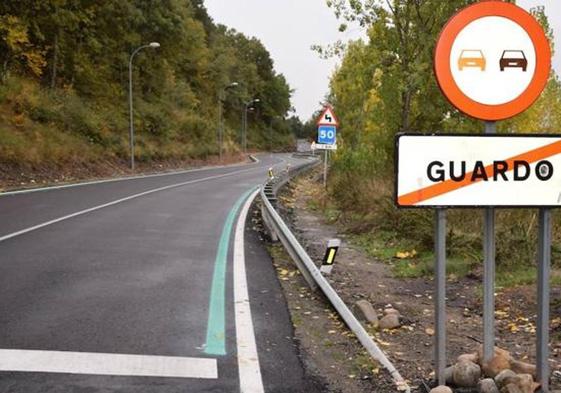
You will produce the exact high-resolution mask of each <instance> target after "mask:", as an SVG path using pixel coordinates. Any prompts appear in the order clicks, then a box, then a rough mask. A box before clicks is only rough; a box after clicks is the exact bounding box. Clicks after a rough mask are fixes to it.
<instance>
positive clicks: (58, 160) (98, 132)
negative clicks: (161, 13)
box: [0, 76, 292, 173]
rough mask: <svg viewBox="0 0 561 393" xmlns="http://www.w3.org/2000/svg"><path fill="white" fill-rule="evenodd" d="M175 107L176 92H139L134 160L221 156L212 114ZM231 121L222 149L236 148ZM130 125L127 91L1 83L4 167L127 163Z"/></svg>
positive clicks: (15, 81)
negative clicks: (88, 92) (106, 93)
mask: <svg viewBox="0 0 561 393" xmlns="http://www.w3.org/2000/svg"><path fill="white" fill-rule="evenodd" d="M178 105H179V104H178V103H177V102H176V101H174V100H173V99H172V98H171V97H167V98H165V99H161V100H156V101H153V102H148V101H145V100H143V99H142V97H141V96H140V95H139V96H138V97H136V111H135V129H136V159H137V162H139V163H142V162H144V163H153V162H156V161H160V162H161V161H169V162H178V161H188V160H206V159H209V158H211V157H213V156H216V155H217V154H218V147H217V143H216V139H215V132H214V130H215V128H216V118H215V115H214V114H213V113H206V112H201V111H200V110H197V109H196V108H194V107H193V108H183V107H179V106H178ZM236 124H237V118H236ZM228 125H229V123H228V122H226V129H225V141H224V145H225V150H226V153H227V154H236V153H237V152H238V151H239V147H238V146H237V144H236V141H237V130H236V129H234V128H230V127H229V126H228ZM128 128H129V120H128V108H127V105H126V100H124V98H123V97H120V96H115V97H113V96H112V97H109V98H108V97H104V98H103V97H99V98H92V97H81V96H79V95H78V94H77V93H76V92H74V91H73V90H72V88H64V89H55V90H51V89H46V88H42V87H41V86H40V85H39V83H38V82H37V81H34V80H30V79H25V78H21V77H17V76H11V77H9V78H8V79H7V80H6V81H5V82H4V83H0V165H4V166H6V167H9V168H14V171H13V172H14V173H18V171H17V169H18V168H22V169H26V170H42V169H45V168H47V169H52V168H66V169H69V170H71V169H72V168H74V167H80V166H81V167H85V166H91V165H95V164H96V163H98V162H100V161H105V162H111V163H112V164H120V163H126V162H127V160H128V154H129V147H128V146H129V145H128V144H129V141H128ZM252 135H253V133H252ZM267 135H268V132H267ZM281 137H282V138H284V139H282V138H281ZM277 139H278V140H276V141H275V143H276V146H278V145H279V143H286V144H287V145H288V146H290V145H291V143H292V140H291V134H287V135H279V136H278V138H277ZM254 147H255V146H254Z"/></svg>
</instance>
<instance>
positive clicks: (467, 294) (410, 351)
mask: <svg viewBox="0 0 561 393" xmlns="http://www.w3.org/2000/svg"><path fill="white" fill-rule="evenodd" d="M318 192H323V191H322V190H321V186H320V185H319V183H318V181H317V176H315V175H314V174H313V173H312V174H308V175H305V176H300V177H299V178H298V179H296V180H294V181H293V182H292V183H291V184H290V185H289V186H288V187H286V189H285V192H284V194H283V195H281V197H280V201H281V211H282V213H283V215H284V216H285V218H287V220H288V221H289V222H290V224H291V225H292V227H293V229H294V232H295V233H296V235H297V237H298V238H299V240H300V241H301V243H302V244H303V246H304V247H305V248H306V249H307V251H308V253H309V254H310V256H311V257H312V259H314V260H315V261H321V259H322V258H323V254H324V252H325V246H326V244H327V240H328V239H331V238H339V239H341V241H342V245H341V247H340V249H339V253H338V255H337V261H336V265H335V267H334V270H333V273H332V274H331V275H330V277H329V280H330V281H331V284H332V285H333V287H334V288H335V289H336V290H337V292H338V293H339V295H340V296H341V297H342V299H343V300H344V301H345V303H346V304H347V305H348V306H349V307H352V306H353V305H354V304H355V303H356V301H358V300H360V299H367V300H369V301H370V302H371V303H372V305H373V306H374V307H375V308H376V309H377V310H378V312H379V314H381V313H382V310H383V309H384V307H385V306H386V305H388V304H391V305H392V306H394V307H395V308H396V309H398V310H399V311H400V313H401V315H402V316H403V317H404V320H405V323H404V324H403V326H402V327H401V328H399V329H396V330H391V331H381V332H378V331H375V330H374V329H372V327H368V326H367V329H368V330H369V331H371V332H372V334H373V336H374V339H375V341H377V343H378V344H379V346H380V347H381V348H382V349H383V350H384V351H385V352H386V353H387V355H388V357H389V359H390V360H391V361H392V362H393V363H394V365H395V366H396V368H397V369H398V370H399V372H400V373H401V374H402V376H403V377H404V378H406V379H407V380H408V381H409V382H410V384H411V387H412V390H413V391H424V389H423V386H422V385H423V381H424V380H428V379H430V378H432V377H433V376H434V373H433V371H432V370H433V363H432V359H433V353H434V346H433V341H434V336H433V334H434V312H433V309H434V303H433V290H434V285H433V281H432V279H428V278H420V279H397V278H395V277H394V276H393V274H392V271H391V267H390V266H389V265H388V264H386V263H381V262H379V261H376V260H374V259H372V258H371V257H369V256H367V255H366V254H365V253H364V252H363V251H361V250H360V249H359V248H358V247H356V246H354V245H353V244H351V243H350V242H349V241H348V236H347V235H346V234H345V233H342V232H341V231H340V230H339V229H338V228H337V227H336V226H333V225H329V224H327V223H326V221H325V219H324V217H323V216H322V214H321V213H320V212H317V211H313V210H311V209H310V208H309V202H310V201H311V200H312V199H314V198H317V195H318V194H317V193H318ZM271 254H272V256H273V257H274V261H275V265H276V267H277V271H278V273H279V279H280V280H281V283H282V285H283V288H284V290H285V294H286V297H287V300H288V303H289V307H290V309H291V313H292V319H293V323H294V327H295V335H296V337H297V339H298V340H299V342H300V344H301V347H302V352H303V358H304V360H305V362H306V364H307V365H308V367H309V368H310V371H311V372H312V373H314V374H319V376H321V377H322V378H323V379H324V380H325V381H326V383H327V385H328V386H329V389H330V391H333V392H352V393H354V392H365V391H374V392H386V391H388V392H389V391H396V388H395V386H393V385H392V383H391V380H390V378H389V376H388V375H387V373H386V372H385V371H384V370H383V369H381V368H380V367H379V366H377V365H376V364H375V363H373V362H372V361H371V359H370V358H369V357H368V355H367V354H366V353H365V352H364V351H363V350H362V348H361V347H360V345H359V344H358V342H357V341H356V339H355V338H354V337H353V335H352V333H351V332H350V331H348V329H347V328H346V327H345V325H344V324H343V323H342V322H341V321H340V320H339V318H338V317H337V315H336V313H335V312H334V310H333V309H332V308H331V307H330V306H329V303H328V302H327V300H326V299H324V297H323V296H322V295H321V294H320V293H312V292H311V291H310V290H309V288H308V287H307V285H306V283H305V281H304V279H303V278H302V277H301V276H300V274H299V272H297V269H296V268H295V266H294V264H293V263H292V262H291V261H290V258H289V257H288V256H287V255H286V254H285V253H284V251H283V250H282V247H281V246H279V245H272V246H271ZM535 292H536V289H535V287H517V288H510V289H498V290H497V295H496V324H497V329H496V333H497V334H496V336H497V341H496V344H497V345H498V346H500V347H502V348H505V349H508V350H509V351H511V353H512V355H513V356H514V357H515V358H517V359H518V360H523V361H526V362H531V363H533V362H534V360H535V326H536V309H537V306H536V296H535ZM481 293H482V291H481V278H480V277H466V278H457V277H449V278H448V280H447V317H448V329H447V334H448V348H447V356H448V363H449V364H451V363H453V362H454V361H455V359H456V358H457V356H458V355H460V354H463V353H468V352H473V351H475V350H476V349H477V348H478V346H479V345H480V342H481V338H482V307H481ZM551 299H552V307H551V320H552V323H551V353H550V355H551V356H550V360H551V368H552V371H556V372H560V374H557V373H555V376H554V377H553V378H552V383H551V388H552V389H553V390H558V389H561V379H559V377H558V375H561V340H560V337H561V301H560V299H561V288H552V296H551Z"/></svg>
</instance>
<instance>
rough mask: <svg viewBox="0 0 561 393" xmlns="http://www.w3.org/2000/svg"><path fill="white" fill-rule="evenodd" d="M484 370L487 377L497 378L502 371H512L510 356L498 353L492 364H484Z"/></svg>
mask: <svg viewBox="0 0 561 393" xmlns="http://www.w3.org/2000/svg"><path fill="white" fill-rule="evenodd" d="M495 353H497V352H495ZM482 369H483V374H485V376H487V377H489V378H495V377H496V376H497V375H498V374H499V373H500V372H501V371H503V370H507V369H510V354H509V355H508V357H507V356H505V355H504V353H501V352H499V353H497V354H496V355H495V357H493V359H491V361H490V362H482Z"/></svg>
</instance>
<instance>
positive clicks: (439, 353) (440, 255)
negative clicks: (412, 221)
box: [434, 208, 446, 385]
mask: <svg viewBox="0 0 561 393" xmlns="http://www.w3.org/2000/svg"><path fill="white" fill-rule="evenodd" d="M434 255H435V264H436V266H435V269H434V271H435V273H436V293H435V297H434V309H435V326H436V335H435V367H436V379H437V380H438V384H439V385H445V384H446V376H445V374H444V370H445V368H446V210H445V209H440V208H438V209H436V215H435V242H434Z"/></svg>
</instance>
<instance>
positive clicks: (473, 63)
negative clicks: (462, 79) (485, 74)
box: [458, 49, 487, 71]
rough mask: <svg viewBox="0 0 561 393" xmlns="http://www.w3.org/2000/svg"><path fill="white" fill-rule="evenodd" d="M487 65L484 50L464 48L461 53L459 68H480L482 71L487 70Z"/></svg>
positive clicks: (461, 69)
mask: <svg viewBox="0 0 561 393" xmlns="http://www.w3.org/2000/svg"><path fill="white" fill-rule="evenodd" d="M486 66H487V60H486V59H485V56H484V55H483V52H482V51H480V50H479V49H464V50H463V51H462V53H461V54H460V58H459V59H458V68H459V69H460V71H463V70H464V68H467V67H470V68H480V69H481V71H485V67H486Z"/></svg>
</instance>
